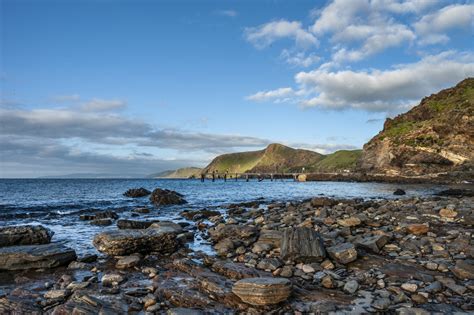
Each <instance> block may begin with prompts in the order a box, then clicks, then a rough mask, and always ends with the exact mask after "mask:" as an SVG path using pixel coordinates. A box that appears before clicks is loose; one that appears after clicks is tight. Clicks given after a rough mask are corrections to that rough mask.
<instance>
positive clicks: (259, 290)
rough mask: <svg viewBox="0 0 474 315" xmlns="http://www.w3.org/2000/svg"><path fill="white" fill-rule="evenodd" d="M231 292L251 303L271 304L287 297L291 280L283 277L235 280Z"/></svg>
mask: <svg viewBox="0 0 474 315" xmlns="http://www.w3.org/2000/svg"><path fill="white" fill-rule="evenodd" d="M232 292H233V293H234V294H235V295H237V296H238V297H239V298H240V299H241V300H242V301H243V302H245V303H248V304H251V305H271V304H277V303H280V302H282V301H285V300H286V299H288V297H289V296H290V294H291V282H290V281H289V280H288V279H285V278H268V277H262V278H248V279H242V280H239V281H237V282H236V283H235V284H234V286H233V287H232Z"/></svg>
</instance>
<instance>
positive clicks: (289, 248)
mask: <svg viewBox="0 0 474 315" xmlns="http://www.w3.org/2000/svg"><path fill="white" fill-rule="evenodd" d="M280 256H281V258H282V259H283V260H284V261H287V260H291V261H296V262H304V263H310V262H319V261H322V260H323V259H324V258H325V257H326V251H325V249H324V244H323V241H322V239H321V236H320V235H319V233H317V232H316V231H314V230H313V229H310V228H303V227H298V228H287V229H285V231H284V232H283V235H282V238H281V254H280Z"/></svg>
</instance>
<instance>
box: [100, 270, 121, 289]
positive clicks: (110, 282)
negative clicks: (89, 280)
mask: <svg viewBox="0 0 474 315" xmlns="http://www.w3.org/2000/svg"><path fill="white" fill-rule="evenodd" d="M100 281H101V282H102V285H103V286H104V287H114V286H117V285H119V284H121V283H122V282H124V281H125V277H124V276H122V275H121V274H119V273H106V274H105V275H103V276H102V279H101V280H100Z"/></svg>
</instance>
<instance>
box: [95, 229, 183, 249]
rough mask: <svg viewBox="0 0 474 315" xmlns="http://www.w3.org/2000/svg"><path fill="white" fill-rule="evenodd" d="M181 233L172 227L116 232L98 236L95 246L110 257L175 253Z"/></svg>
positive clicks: (179, 243)
mask: <svg viewBox="0 0 474 315" xmlns="http://www.w3.org/2000/svg"><path fill="white" fill-rule="evenodd" d="M178 233H179V231H178V230H177V229H176V228H173V227H171V226H162V227H159V228H148V229H145V230H116V231H107V232H103V233H100V234H97V235H96V236H95V237H94V241H93V244H94V246H95V247H96V248H97V250H99V251H101V252H103V253H106V254H108V255H116V256H123V255H130V254H133V253H149V252H159V253H173V252H174V251H175V250H176V249H177V248H178V247H179V246H180V245H181V242H180V241H179V240H178V239H177V238H176V236H177V234H178Z"/></svg>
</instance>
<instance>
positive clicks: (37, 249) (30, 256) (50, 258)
mask: <svg viewBox="0 0 474 315" xmlns="http://www.w3.org/2000/svg"><path fill="white" fill-rule="evenodd" d="M75 259H76V252H75V251H74V250H73V249H71V248H69V247H67V246H65V245H63V244H59V243H50V244H43V245H23V246H9V247H3V248H0V269H2V270H26V269H40V268H54V267H58V266H62V265H67V264H69V263H70V262H71V261H73V260H75Z"/></svg>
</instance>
